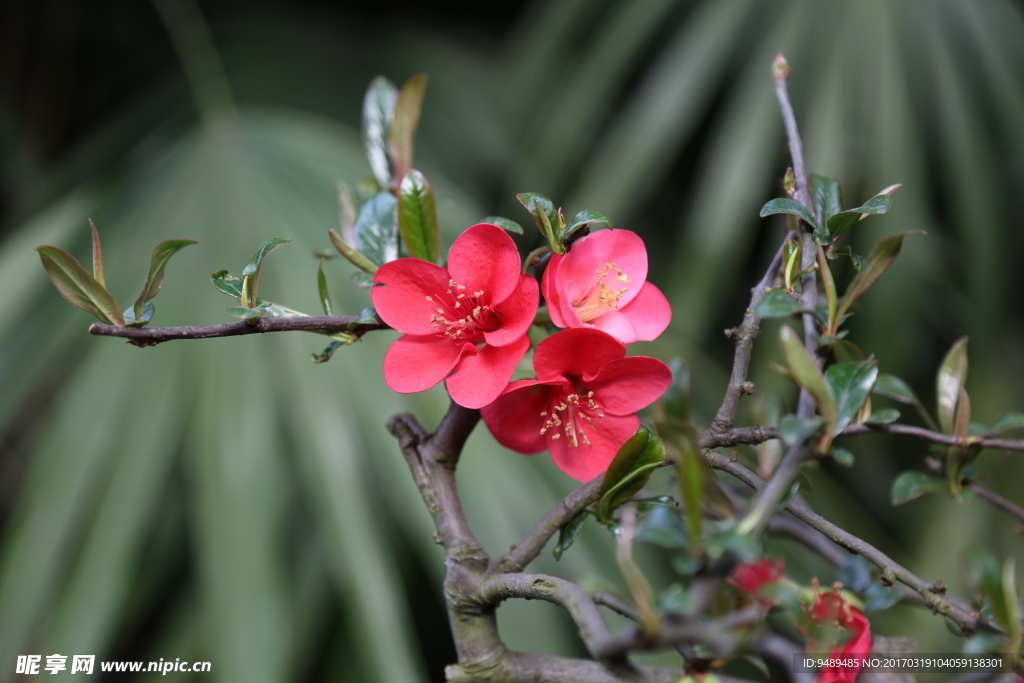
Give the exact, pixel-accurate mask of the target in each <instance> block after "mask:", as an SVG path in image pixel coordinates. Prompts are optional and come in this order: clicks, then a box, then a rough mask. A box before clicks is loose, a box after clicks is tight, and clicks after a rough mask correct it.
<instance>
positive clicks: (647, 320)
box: [594, 282, 672, 341]
mask: <svg viewBox="0 0 1024 683" xmlns="http://www.w3.org/2000/svg"><path fill="white" fill-rule="evenodd" d="M619 312H620V313H622V315H624V316H626V317H627V318H629V321H630V322H631V323H633V327H635V328H636V340H637V341H652V340H654V339H657V338H658V335H660V334H661V333H662V332H664V331H665V328H667V327H668V324H669V323H670V322H672V307H671V306H670V305H669V303H668V299H666V298H665V295H664V294H662V293H661V290H660V289H658V288H657V287H655V286H654V285H652V284H651V283H650V282H647V283H645V284H644V286H643V288H642V289H641V290H640V293H639V294H637V295H636V298H635V299H633V300H632V301H630V302H629V304H627V305H626V306H623V307H622V308H620V309H619ZM598 320H600V318H598ZM598 320H595V321H594V324H595V325H597V327H598V329H603V328H601V325H600V324H598Z"/></svg>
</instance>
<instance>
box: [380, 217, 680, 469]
mask: <svg viewBox="0 0 1024 683" xmlns="http://www.w3.org/2000/svg"><path fill="white" fill-rule="evenodd" d="M520 271H521V261H520V257H519V252H518V250H517V249H516V245H515V243H514V242H513V241H512V238H511V237H509V235H508V234H507V233H506V232H505V231H504V230H502V229H501V228H499V227H497V226H495V225H490V224H487V223H481V224H479V225H474V226H473V227H471V228H470V229H469V230H467V231H466V232H464V233H463V234H462V235H461V236H460V237H459V238H458V239H457V240H455V243H454V244H453V245H452V248H451V251H450V253H449V256H448V265H447V268H442V267H441V266H438V265H435V264H433V263H429V262H427V261H423V260H420V259H415V258H403V259H398V260H396V261H391V262H390V263H386V264H384V265H383V266H381V267H380V269H378V270H377V272H376V274H375V275H374V282H375V283H376V284H377V285H378V286H376V287H374V288H373V290H372V291H371V298H372V299H373V304H374V306H375V307H376V309H377V313H378V314H379V315H380V317H381V319H382V320H383V321H384V322H386V323H387V324H388V325H390V326H391V327H393V328H395V329H396V330H398V331H399V332H402V333H403V336H402V337H400V338H399V339H398V340H397V341H396V342H395V343H394V344H392V346H391V348H390V349H388V352H387V355H385V357H384V380H385V381H386V382H387V385H388V386H389V387H391V388H392V389H394V390H395V391H398V392H401V393H412V392H417V391H423V390H425V389H429V388H430V387H433V386H435V385H436V384H438V383H439V382H441V381H442V380H443V381H445V384H446V385H447V388H448V393H449V394H450V395H451V397H452V400H453V401H455V402H456V403H458V404H459V405H462V406H465V407H467V408H482V409H483V410H482V415H483V419H484V422H485V423H486V424H487V427H488V429H490V431H491V433H492V434H493V435H494V437H495V439H497V440H498V442H500V443H501V444H502V445H504V446H506V447H508V448H510V449H512V450H514V451H516V452H519V453H523V454H527V455H532V454H535V453H540V452H542V451H544V450H548V451H550V452H551V456H552V458H553V459H554V461H555V464H556V465H558V467H559V468H560V469H561V470H562V471H563V472H565V473H566V474H568V475H569V476H571V477H573V478H575V479H578V480H581V481H586V480H589V479H592V478H594V477H596V476H597V475H599V474H601V473H602V472H604V471H605V470H606V469H607V468H608V465H609V464H610V463H611V461H612V459H613V458H614V457H615V454H616V453H617V452H618V450H619V448H620V447H621V446H622V445H623V444H624V443H625V442H626V440H627V439H628V438H629V437H630V436H632V435H633V433H634V432H636V429H637V427H638V426H639V423H640V421H639V418H637V416H636V412H637V411H638V410H640V409H642V408H644V407H646V406H648V405H650V404H651V403H653V402H654V401H655V400H656V399H657V398H658V397H659V396H661V394H663V393H664V392H665V389H667V388H668V385H669V383H670V382H671V376H672V375H671V371H670V370H669V369H668V367H667V366H666V365H665V364H664V363H662V362H661V361H659V360H655V359H654V358H648V357H645V356H632V357H628V358H627V357H626V349H625V346H623V345H624V344H631V343H633V342H635V341H649V340H653V339H654V338H656V337H657V336H658V335H659V334H661V333H662V332H663V331H664V330H665V328H666V327H668V324H669V321H670V320H671V317H672V312H671V309H670V307H669V304H668V300H666V299H665V296H664V295H663V294H662V293H661V291H659V290H658V288H657V287H655V286H654V285H652V284H651V283H649V282H647V250H646V248H645V247H644V243H643V240H641V239H640V237H639V236H638V235H637V234H636V233H633V232H629V231H626V230H601V231H599V232H596V233H594V234H591V235H588V236H586V237H584V238H582V239H580V240H579V241H577V242H576V243H575V244H574V245H573V246H572V249H571V250H570V251H569V252H568V253H566V254H554V255H553V256H552V257H551V260H550V262H549V264H548V266H547V269H546V270H545V272H544V276H543V286H542V287H538V283H537V279H536V278H534V277H532V276H530V275H524V274H521V272H520ZM541 289H542V290H543V292H544V298H545V303H546V304H547V307H548V312H549V315H550V318H551V321H552V322H553V324H554V325H555V326H557V327H562V328H569V329H565V330H562V331H559V332H556V333H555V334H554V335H552V336H550V337H548V338H547V339H545V340H543V341H541V342H540V343H539V344H537V347H536V349H535V351H534V355H533V368H534V372H535V375H536V377H535V379H524V380H519V381H516V382H512V381H511V380H512V376H513V375H514V374H515V371H516V367H517V366H518V364H519V361H520V360H522V358H523V357H524V356H525V355H526V353H527V351H529V349H530V339H529V337H528V336H527V334H526V333H527V331H528V330H529V328H530V325H531V324H533V322H534V319H535V316H536V314H537V309H538V306H539V304H540V300H539V299H540V296H539V293H540V290H541Z"/></svg>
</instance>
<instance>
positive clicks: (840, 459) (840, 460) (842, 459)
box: [830, 446, 854, 467]
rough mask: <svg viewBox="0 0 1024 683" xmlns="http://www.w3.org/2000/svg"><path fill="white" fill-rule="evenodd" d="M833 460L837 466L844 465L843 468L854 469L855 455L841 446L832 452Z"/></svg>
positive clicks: (834, 448)
mask: <svg viewBox="0 0 1024 683" xmlns="http://www.w3.org/2000/svg"><path fill="white" fill-rule="evenodd" d="M830 453H831V455H832V459H833V460H835V461H836V464H839V465H842V466H843V467H853V462H854V458H853V453H852V452H851V451H849V450H847V449H845V448H840V447H839V446H833V447H832V450H831V451H830Z"/></svg>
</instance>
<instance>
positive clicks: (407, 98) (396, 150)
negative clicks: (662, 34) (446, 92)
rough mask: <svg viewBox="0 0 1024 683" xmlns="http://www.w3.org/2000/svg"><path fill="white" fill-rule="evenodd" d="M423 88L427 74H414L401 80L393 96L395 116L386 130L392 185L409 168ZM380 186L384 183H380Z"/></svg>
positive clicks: (383, 185) (398, 180)
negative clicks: (402, 81) (402, 83)
mask: <svg viewBox="0 0 1024 683" xmlns="http://www.w3.org/2000/svg"><path fill="white" fill-rule="evenodd" d="M426 89H427V75H426V74H416V75H415V76H412V77H411V78H410V79H409V80H407V81H406V82H405V84H404V85H403V86H402V89H401V90H400V91H398V99H397V100H395V116H394V119H393V120H392V122H391V130H389V131H388V153H389V154H390V155H391V167H392V170H393V172H394V175H393V177H392V180H391V184H392V185H394V186H396V187H397V185H398V183H400V182H401V180H402V178H404V177H405V174H406V173H408V172H409V171H411V170H412V158H413V146H414V143H415V138H416V127H417V126H418V125H419V123H420V109H421V108H422V106H423V95H424V93H425V92H426ZM381 186H382V187H387V185H385V184H383V183H382V184H381Z"/></svg>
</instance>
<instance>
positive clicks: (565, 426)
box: [540, 387, 604, 446]
mask: <svg viewBox="0 0 1024 683" xmlns="http://www.w3.org/2000/svg"><path fill="white" fill-rule="evenodd" d="M540 416H541V417H543V418H544V426H543V427H541V429H540V433H541V434H542V435H543V434H547V433H548V431H549V430H551V431H553V432H554V433H553V434H552V435H551V438H552V439H559V438H561V437H562V434H565V439H566V441H568V442H569V444H570V445H571V446H579V445H580V444H581V443H582V444H583V445H584V446H590V445H591V443H590V437H588V436H587V430H593V429H595V428H596V427H597V425H596V424H595V422H594V418H602V417H604V413H603V412H601V406H600V405H598V403H597V401H595V400H594V392H593V391H587V392H586V393H584V392H583V391H582V390H580V389H573V388H569V387H562V388H561V390H555V391H552V392H551V400H550V402H549V403H548V407H547V409H546V410H542V411H541V412H540Z"/></svg>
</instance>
